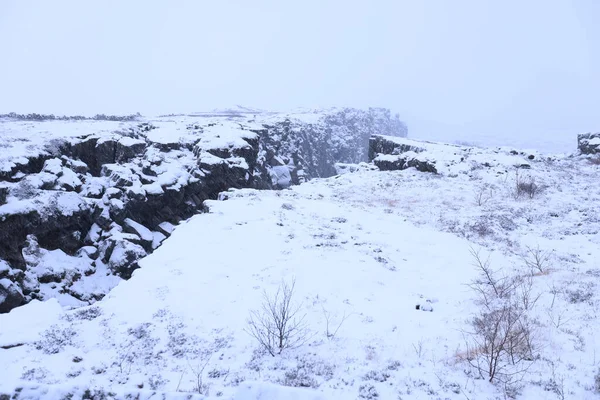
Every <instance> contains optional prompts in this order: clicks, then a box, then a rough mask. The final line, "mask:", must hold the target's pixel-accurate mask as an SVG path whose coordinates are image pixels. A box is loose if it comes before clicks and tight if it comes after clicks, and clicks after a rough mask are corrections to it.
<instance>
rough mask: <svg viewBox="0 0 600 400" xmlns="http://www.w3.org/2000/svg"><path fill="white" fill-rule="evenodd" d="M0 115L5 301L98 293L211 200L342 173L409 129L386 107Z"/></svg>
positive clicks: (70, 300) (0, 296) (0, 277)
mask: <svg viewBox="0 0 600 400" xmlns="http://www.w3.org/2000/svg"><path fill="white" fill-rule="evenodd" d="M0 123H2V124H4V126H5V127H7V129H6V130H5V132H8V133H9V136H10V135H12V137H8V140H7V142H6V143H0V145H4V146H5V147H10V146H13V147H12V151H7V152H3V154H2V155H0V312H7V311H9V310H10V309H12V308H14V307H16V306H19V305H21V304H23V303H24V302H27V301H30V300H32V299H46V298H49V297H58V298H59V299H61V302H63V303H65V304H70V305H74V306H77V305H83V304H88V303H89V302H92V301H95V300H98V299H100V298H102V296H103V295H104V294H105V293H106V292H107V290H109V289H110V288H112V287H113V286H114V285H115V284H116V283H117V282H118V280H119V279H121V278H125V279H127V278H129V277H130V276H131V275H132V273H133V271H134V270H135V269H136V268H138V261H139V259H141V258H142V257H144V256H145V255H147V254H149V253H150V252H152V251H153V250H154V249H156V248H157V247H158V246H160V244H161V242H162V241H163V240H165V239H166V238H167V237H168V236H169V235H170V234H171V232H172V231H173V229H174V226H176V225H177V224H178V223H179V222H181V221H182V220H185V219H187V218H189V217H191V216H193V215H194V214H195V213H198V212H202V211H203V207H204V206H203V203H204V201H205V200H207V199H216V198H217V196H218V194H219V193H220V192H223V191H225V190H227V189H230V188H256V189H280V188H285V187H287V186H289V185H291V184H297V183H300V182H302V181H304V180H307V179H311V178H315V177H328V176H332V175H334V174H336V167H335V165H336V163H337V162H342V163H357V162H360V161H366V160H367V154H366V153H367V152H366V149H367V146H366V143H367V142H368V139H369V137H370V136H371V135H372V134H373V133H377V132H380V131H381V132H384V133H387V134H391V135H404V136H405V135H406V127H405V126H404V125H403V124H402V123H401V122H400V120H399V119H398V117H397V116H395V117H392V116H391V115H390V113H389V111H386V110H381V109H369V110H366V111H360V110H354V109H341V110H332V111H328V112H305V113H298V114H288V115H281V114H265V115H258V116H256V115H252V116H250V115H246V114H236V115H231V114H213V115H211V116H210V117H207V116H205V115H202V114H199V115H192V116H168V117H160V118H156V119H152V120H148V121H144V122H132V121H129V120H128V121H126V122H123V121H102V122H98V121H87V120H82V121H68V122H61V121H51V122H43V121H37V122H33V123H32V122H28V124H25V125H23V124H21V123H20V121H12V120H0ZM44 124H49V125H44ZM61 124H62V125H61ZM65 124H66V125H65ZM32 126H33V127H34V129H37V130H39V131H43V132H44V138H42V137H34V134H33V133H31V132H29V131H27V129H32V128H31V127H32ZM67 127H68V128H69V129H67ZM75 128H76V129H75ZM70 130H73V133H72V134H71V133H70ZM0 141H1V139H0ZM20 141H23V142H25V141H29V142H31V143H30V144H29V145H28V146H26V147H18V146H17V145H16V144H18V143H20ZM15 143H16V144H15ZM9 150H11V149H9Z"/></svg>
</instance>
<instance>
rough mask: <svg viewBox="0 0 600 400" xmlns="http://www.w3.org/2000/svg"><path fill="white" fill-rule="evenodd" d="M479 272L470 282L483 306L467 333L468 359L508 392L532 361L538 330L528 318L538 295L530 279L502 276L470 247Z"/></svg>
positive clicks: (479, 372) (478, 369)
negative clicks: (534, 291) (536, 330)
mask: <svg viewBox="0 0 600 400" xmlns="http://www.w3.org/2000/svg"><path fill="white" fill-rule="evenodd" d="M471 255H472V256H473V259H474V265H475V267H476V268H477V269H478V270H479V276H478V277H477V278H476V279H475V280H474V281H473V282H472V283H471V284H470V285H469V287H470V288H471V289H473V290H474V291H475V293H476V295H477V297H478V299H477V303H478V305H479V306H480V309H479V310H478V311H477V312H476V315H475V317H474V318H473V319H472V320H471V328H472V331H471V332H468V333H467V353H466V359H467V361H468V362H469V364H470V365H471V367H473V368H474V369H475V371H477V373H478V374H479V375H480V376H481V377H484V378H486V379H487V380H488V381H489V382H491V383H495V384H500V385H501V386H502V387H503V388H504V391H505V393H508V392H514V390H515V388H516V387H517V386H516V383H518V382H520V381H521V380H522V379H523V378H524V376H525V374H526V372H527V370H528V369H529V367H530V366H531V364H532V363H533V362H534V361H535V357H534V354H533V350H534V347H535V345H534V342H535V331H534V329H533V326H532V323H531V321H530V319H529V318H528V312H529V311H530V310H531V308H533V306H534V305H535V302H536V301H537V299H538V298H539V296H538V297H535V296H533V295H532V283H531V280H530V279H529V280H528V279H526V278H522V277H508V276H504V277H501V278H499V277H498V273H497V271H494V270H493V269H492V268H491V266H490V261H489V257H488V258H487V259H485V260H484V259H483V258H482V256H481V254H480V252H479V251H476V250H474V249H471Z"/></svg>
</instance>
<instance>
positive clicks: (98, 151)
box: [94, 139, 117, 165]
mask: <svg viewBox="0 0 600 400" xmlns="http://www.w3.org/2000/svg"><path fill="white" fill-rule="evenodd" d="M94 151H95V156H96V157H95V158H96V162H97V163H98V165H105V164H114V163H115V161H116V159H117V141H116V140H114V139H102V140H98V141H97V143H96V148H95V149H94Z"/></svg>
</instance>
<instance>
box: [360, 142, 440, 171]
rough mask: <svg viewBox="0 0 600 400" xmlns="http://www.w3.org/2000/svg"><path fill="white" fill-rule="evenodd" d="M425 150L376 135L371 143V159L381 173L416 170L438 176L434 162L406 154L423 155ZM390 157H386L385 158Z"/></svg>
mask: <svg viewBox="0 0 600 400" xmlns="http://www.w3.org/2000/svg"><path fill="white" fill-rule="evenodd" d="M424 151H425V149H424V148H421V147H418V146H413V145H409V144H404V143H397V142H395V141H392V140H389V139H387V138H385V137H382V136H379V135H374V136H373V137H372V138H371V140H370V141H369V158H370V159H371V161H372V162H373V164H374V165H375V166H377V167H378V168H379V169H380V170H381V171H397V170H403V169H407V168H416V169H417V170H418V171H421V172H431V173H434V174H437V168H436V166H435V162H434V161H425V160H419V159H417V158H415V157H414V156H413V155H410V154H403V153H406V152H414V153H421V152H424ZM386 155H387V156H389V157H385V156H386Z"/></svg>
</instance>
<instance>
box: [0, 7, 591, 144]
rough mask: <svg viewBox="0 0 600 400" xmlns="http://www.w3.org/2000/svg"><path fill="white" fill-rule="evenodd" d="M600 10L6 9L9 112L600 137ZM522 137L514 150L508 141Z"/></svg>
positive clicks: (455, 134)
mask: <svg viewBox="0 0 600 400" xmlns="http://www.w3.org/2000/svg"><path fill="white" fill-rule="evenodd" d="M599 17H600V3H598V2H597V1H595V0H576V1H559V0H531V1H527V2H522V1H516V0H510V1H502V2H482V1H478V0H472V1H468V0H458V1H452V2H449V1H442V0H440V1H397V0H393V1H392V0H390V1H372V2H365V1H349V0H345V1H337V0H331V1H314V0H308V1H302V2H282V1H275V0H273V1H267V0H263V1H260V0H259V1H253V2H247V1H242V0H227V1H218V2H215V1H210V2H209V1H193V0H178V1H169V2H167V1H141V0H136V1H133V0H132V1H127V2H123V1H102V2H93V3H92V2H81V1H60V0H56V1H51V2H49V1H42V0H29V1H27V0H3V1H2V2H1V3H0V45H1V48H2V52H1V54H2V62H1V63H0V76H2V86H1V90H0V112H10V111H15V112H24V113H27V112H39V113H55V114H88V115H89V114H92V115H93V114H96V113H112V114H128V113H133V112H141V113H142V114H145V115H156V114H162V113H182V112H193V111H206V110H212V109H215V108H221V107H229V106H232V105H237V104H239V105H243V106H247V107H256V108H261V109H268V110H289V109H293V108H297V107H308V108H316V107H331V106H352V107H360V108H364V107H370V106H374V107H376V106H382V107H388V108H390V109H391V110H392V111H393V112H398V113H400V115H401V118H402V119H403V120H404V121H406V123H407V125H408V127H409V135H410V136H412V137H422V138H434V139H441V140H449V141H451V140H475V141H476V140H478V139H480V138H493V140H492V141H494V140H495V141H497V142H498V143H505V144H511V141H517V140H520V141H521V142H522V141H523V140H525V139H530V141H529V142H527V141H526V144H530V142H533V141H535V140H539V138H544V140H551V141H552V140H553V141H555V142H556V143H567V142H569V141H574V137H575V135H576V134H577V133H581V132H587V131H599V130H600V114H599V110H600V96H599V95H598V94H599V93H600V72H599V71H600V53H599V52H598V49H600V27H599V26H598V24H597V21H598V18H599ZM507 141H508V143H506V142H507Z"/></svg>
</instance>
